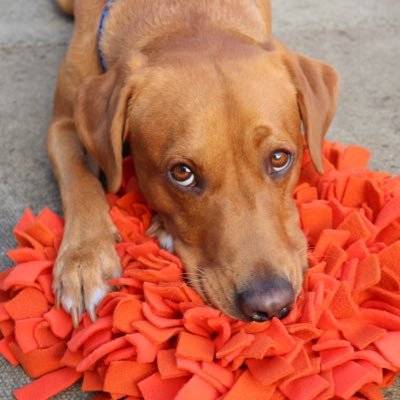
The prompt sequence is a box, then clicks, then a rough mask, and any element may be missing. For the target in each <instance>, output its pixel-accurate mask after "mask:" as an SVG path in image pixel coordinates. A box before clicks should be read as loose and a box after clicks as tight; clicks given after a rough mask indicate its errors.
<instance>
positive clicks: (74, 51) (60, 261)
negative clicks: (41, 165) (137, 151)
mask: <svg viewBox="0 0 400 400" xmlns="http://www.w3.org/2000/svg"><path fill="white" fill-rule="evenodd" d="M96 20H97V19H96V18H93V25H94V26H95V21H96ZM85 22H86V26H83V24H80V25H78V26H77V27H76V28H75V31H74V35H73V39H72V42H71V45H70V48H69V51H68V53H67V55H66V58H65V60H64V63H63V65H62V67H61V70H60V73H59V76H58V83H57V89H56V95H55V103H54V112H53V119H52V121H51V124H50V127H49V131H48V140H47V146H48V154H49V158H50V160H51V163H52V165H53V168H54V172H55V175H56V178H57V180H58V183H59V186H60V190H61V197H62V204H63V209H64V216H65V232H64V238H63V241H62V244H61V247H60V249H59V253H58V257H57V260H56V263H55V267H54V273H53V277H54V283H53V288H54V292H55V296H56V300H57V303H58V304H62V305H63V307H64V309H65V310H66V311H68V312H70V313H71V315H72V318H73V322H74V324H75V325H77V324H78V322H79V317H80V315H81V313H82V312H83V310H84V309H86V310H87V311H88V313H89V315H90V317H91V318H92V319H95V308H96V305H97V304H98V303H99V301H100V300H101V299H102V298H103V296H104V295H105V294H106V293H107V291H109V290H110V287H109V285H108V283H107V280H108V279H110V278H112V277H116V276H118V275H119V274H120V270H121V267H120V262H119V257H118V255H117V252H116V250H115V239H116V237H117V231H116V229H115V227H114V225H113V223H112V221H111V219H110V217H109V214H108V204H107V201H106V198H105V194H104V191H103V188H102V186H101V184H100V182H99V180H98V179H97V177H95V176H94V175H93V174H92V173H91V172H90V170H89V168H88V166H87V164H86V162H85V157H84V149H83V147H82V145H81V142H80V140H79V137H78V133H77V131H76V127H75V123H74V116H73V103H74V99H75V95H76V92H77V89H78V87H79V85H80V84H81V82H82V81H83V80H84V79H85V78H86V77H87V76H90V75H93V74H97V73H100V70H99V65H98V61H97V50H96V41H95V34H94V32H95V28H94V26H92V27H91V26H90V21H89V23H88V18H86V21H85ZM82 35H83V36H85V35H86V37H83V36H82Z"/></svg>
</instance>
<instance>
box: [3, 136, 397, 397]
mask: <svg viewBox="0 0 400 400" xmlns="http://www.w3.org/2000/svg"><path fill="white" fill-rule="evenodd" d="M324 156H325V175H324V176H319V175H317V174H316V172H315V171H314V169H313V167H312V165H311V162H310V158H309V156H308V154H307V152H306V154H305V156H304V158H303V167H302V175H301V179H300V182H299V184H298V186H297V188H296V190H295V193H294V198H295V201H296V203H297V205H298V208H299V211H300V217H301V224H302V227H303V230H304V232H305V233H306V235H307V238H308V241H309V244H310V249H311V250H310V253H309V261H310V268H309V270H308V272H307V276H306V279H305V283H304V289H303V291H302V293H301V295H300V297H299V299H298V301H297V303H296V306H295V308H294V310H293V311H292V312H291V314H290V315H289V316H288V317H287V318H286V319H285V320H283V321H280V320H278V319H273V320H272V321H270V322H265V323H244V322H241V321H236V320H233V319H231V318H229V317H227V316H225V315H223V314H222V313H221V312H220V311H219V310H216V309H213V308H210V307H207V306H205V305H204V303H203V301H202V299H201V298H200V297H199V296H198V295H197V294H196V292H195V291H194V290H193V289H192V288H190V287H188V286H187V285H186V284H185V283H184V281H183V279H182V264H181V262H180V260H179V259H178V258H177V257H176V256H174V255H172V254H170V253H168V252H166V251H164V250H160V248H159V247H158V244H157V242H156V241H154V240H153V239H151V238H149V237H147V236H146V235H145V232H146V230H147V228H148V227H149V224H150V220H151V211H150V210H149V208H148V207H147V206H146V204H145V202H144V199H143V198H142V197H141V195H140V194H139V193H138V192H137V190H136V184H135V178H134V176H133V170H132V166H131V164H132V163H131V161H130V160H129V159H127V160H125V161H124V181H123V186H122V189H121V191H120V193H119V195H118V196H114V195H109V196H108V199H109V202H110V206H111V209H110V213H111V216H112V219H113V221H114V223H115V225H116V227H117V228H118V230H119V232H120V234H121V236H122V238H123V241H122V242H121V243H119V244H117V245H116V247H117V250H118V253H119V256H120V257H121V263H122V266H123V275H122V277H121V278H119V279H114V280H113V281H112V282H111V283H112V284H113V285H116V286H118V287H119V288H120V289H119V291H115V292H112V293H109V294H108V295H107V296H106V297H105V298H104V300H103V301H102V302H101V304H100V305H99V306H98V308H97V315H98V320H97V321H96V322H94V323H93V322H91V321H90V320H89V318H88V317H87V316H86V315H84V317H83V319H82V321H81V323H80V325H79V327H78V328H77V329H75V330H74V329H73V326H72V323H71V319H70V317H69V315H68V314H66V313H65V312H64V311H63V310H62V309H59V310H58V309H56V308H55V305H54V303H55V302H54V296H53V293H52V289H51V283H52V267H53V263H54V260H55V258H56V255H57V249H58V248H59V245H60V242H61V238H62V234H63V220H62V219H61V218H60V217H58V216H57V215H55V214H54V213H52V212H51V211H50V210H49V209H45V210H44V211H42V212H41V213H40V215H38V216H37V217H35V216H34V215H33V214H32V212H31V211H30V210H27V211H26V212H25V214H24V215H23V217H22V218H21V220H20V222H19V223H18V224H17V225H16V227H15V230H14V234H15V237H16V240H17V242H18V245H19V246H18V248H16V249H14V250H10V251H9V253H8V256H9V257H10V258H11V259H12V260H13V261H14V263H15V266H14V267H12V268H10V269H8V270H6V271H3V272H1V273H0V331H1V335H0V337H1V339H0V354H2V355H3V357H5V358H6V359H7V360H8V361H9V362H10V363H11V364H13V365H18V364H20V365H21V366H22V368H23V369H24V370H25V372H26V374H27V375H29V376H30V377H32V378H37V379H36V380H34V381H33V382H32V383H30V384H29V385H27V386H25V387H23V388H21V389H17V390H15V391H14V395H15V397H16V398H17V399H19V400H25V399H26V400H28V399H29V400H31V399H35V400H40V399H46V398H49V397H51V396H53V395H55V394H56V393H59V392H60V391H62V390H64V389H65V388H67V387H69V386H71V385H72V384H74V383H75V382H77V381H78V380H80V379H82V390H83V391H85V392H91V391H93V392H101V393H100V394H97V396H96V397H97V398H98V399H122V398H126V399H145V400H173V399H175V400H193V399H197V398H199V396H201V399H202V400H217V399H224V400H244V399H245V400H279V399H290V400H323V399H332V398H335V399H354V400H355V399H369V400H379V399H383V396H382V394H381V391H380V388H382V387H387V386H390V385H391V384H392V383H393V380H394V379H395V377H396V376H397V374H398V373H399V371H400V177H391V176H390V175H389V174H386V173H381V172H372V171H369V170H367V168H366V164H367V162H368V159H369V152H368V151H367V150H365V149H363V148H360V147H355V146H350V147H347V148H346V147H344V146H343V145H341V144H338V143H329V142H325V144H324Z"/></svg>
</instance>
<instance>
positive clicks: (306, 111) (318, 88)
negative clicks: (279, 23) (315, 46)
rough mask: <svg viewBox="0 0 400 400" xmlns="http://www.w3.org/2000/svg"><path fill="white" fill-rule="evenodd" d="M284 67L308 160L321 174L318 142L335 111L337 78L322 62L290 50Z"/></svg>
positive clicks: (321, 140) (331, 69)
mask: <svg viewBox="0 0 400 400" xmlns="http://www.w3.org/2000/svg"><path fill="white" fill-rule="evenodd" d="M288 69H289V72H290V74H291V75H292V79H293V81H294V84H295V87H296V90H297V103H298V105H299V110H300V114H301V119H302V121H303V127H304V132H305V136H306V141H307V146H308V149H309V151H310V155H311V160H312V162H313V164H314V167H315V169H316V170H317V171H318V173H320V174H323V172H324V167H323V161H322V142H323V138H324V136H325V134H326V132H327V130H328V128H329V125H330V124H331V121H332V118H333V116H334V114H335V111H336V105H337V99H338V93H339V77H338V75H337V73H336V71H335V70H334V69H333V68H332V67H331V66H330V65H328V64H325V63H324V62H322V61H317V60H313V59H311V58H308V57H305V56H302V55H300V54H297V53H293V52H290V56H289V62H288Z"/></svg>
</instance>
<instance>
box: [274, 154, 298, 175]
mask: <svg viewBox="0 0 400 400" xmlns="http://www.w3.org/2000/svg"><path fill="white" fill-rule="evenodd" d="M292 161H293V154H292V153H290V152H288V151H286V150H276V151H274V152H273V153H272V154H271V157H270V166H271V174H280V173H282V172H284V171H286V170H287V169H288V168H289V167H290V166H291V165H292Z"/></svg>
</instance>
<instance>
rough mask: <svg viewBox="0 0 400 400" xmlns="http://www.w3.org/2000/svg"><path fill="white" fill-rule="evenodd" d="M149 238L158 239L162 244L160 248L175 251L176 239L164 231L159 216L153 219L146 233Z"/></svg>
mask: <svg viewBox="0 0 400 400" xmlns="http://www.w3.org/2000/svg"><path fill="white" fill-rule="evenodd" d="M146 233H147V234H148V235H149V236H152V237H156V238H157V239H158V241H159V243H160V246H161V247H162V248H163V249H165V250H167V251H169V252H173V251H174V239H173V238H172V236H171V235H170V234H169V233H168V232H167V231H166V230H165V229H164V226H163V224H162V221H161V219H160V217H159V216H158V215H155V216H154V217H153V220H152V221H151V225H150V228H149V229H148V230H147V232H146Z"/></svg>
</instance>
